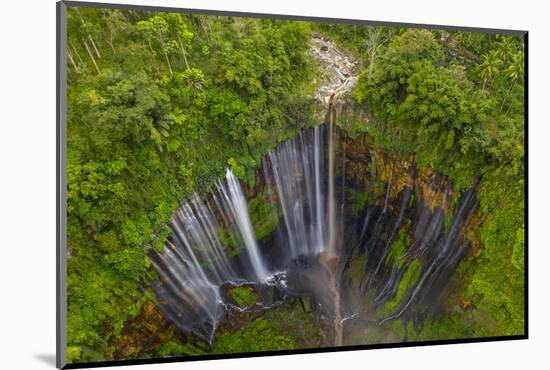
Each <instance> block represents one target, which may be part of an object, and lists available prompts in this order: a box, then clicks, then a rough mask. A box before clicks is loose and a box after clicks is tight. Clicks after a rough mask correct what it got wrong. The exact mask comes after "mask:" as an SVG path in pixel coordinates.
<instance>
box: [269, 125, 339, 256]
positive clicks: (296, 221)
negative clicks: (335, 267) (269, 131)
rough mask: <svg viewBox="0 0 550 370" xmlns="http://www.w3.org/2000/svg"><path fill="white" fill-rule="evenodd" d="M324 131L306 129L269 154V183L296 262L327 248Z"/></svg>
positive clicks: (322, 127) (320, 127)
mask: <svg viewBox="0 0 550 370" xmlns="http://www.w3.org/2000/svg"><path fill="white" fill-rule="evenodd" d="M324 131H325V127H324V126H317V127H315V128H313V129H311V128H309V129H305V130H303V131H302V132H300V134H298V136H296V137H295V138H293V139H291V140H288V141H286V142H284V143H281V144H280V145H279V146H278V147H277V148H276V149H275V150H273V151H271V152H270V153H269V154H268V158H269V161H268V163H266V165H267V166H268V169H267V171H266V173H267V175H266V182H267V186H268V189H269V191H270V192H271V193H272V194H273V195H274V197H275V198H276V199H277V202H278V203H279V207H280V209H281V210H282V214H283V220H284V225H285V228H286V237H287V238H288V247H289V252H290V254H291V256H292V257H294V258H296V257H298V256H301V255H315V254H319V253H320V252H321V251H322V250H324V249H325V248H326V247H327V245H328V240H327V237H328V235H329V233H327V231H326V227H327V225H326V224H325V220H326V219H327V217H326V215H325V210H326V209H327V204H326V202H327V196H326V195H325V189H326V183H327V179H326V177H325V176H326V174H325V171H324V168H325V163H324V162H325V155H326V153H325V148H324V138H323V136H324Z"/></svg>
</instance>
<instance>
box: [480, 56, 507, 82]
mask: <svg viewBox="0 0 550 370" xmlns="http://www.w3.org/2000/svg"><path fill="white" fill-rule="evenodd" d="M501 65H502V60H501V59H500V58H499V55H498V52H497V51H496V50H493V51H491V52H490V53H489V54H485V55H483V62H482V63H481V64H480V65H479V76H480V77H481V78H482V79H483V87H482V88H481V90H482V91H483V90H485V86H486V85H487V82H488V81H492V80H493V79H494V78H495V77H496V75H497V74H498V73H499V69H500V66H501Z"/></svg>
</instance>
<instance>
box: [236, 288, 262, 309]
mask: <svg viewBox="0 0 550 370" xmlns="http://www.w3.org/2000/svg"><path fill="white" fill-rule="evenodd" d="M229 295H230V297H231V299H232V300H233V301H234V302H235V303H236V304H237V305H238V306H239V307H246V306H249V305H251V304H252V303H254V302H256V294H255V293H254V289H252V288H251V287H235V288H232V289H231V290H230V291H229Z"/></svg>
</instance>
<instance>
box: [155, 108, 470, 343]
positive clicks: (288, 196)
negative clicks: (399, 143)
mask: <svg viewBox="0 0 550 370" xmlns="http://www.w3.org/2000/svg"><path fill="white" fill-rule="evenodd" d="M329 114H330V116H329V118H330V121H329V123H328V124H325V125H319V126H316V127H312V128H306V129H303V130H302V131H301V132H299V133H298V134H297V135H296V136H295V137H293V138H291V139H289V140H286V141H284V142H281V143H279V144H278V145H277V146H276V147H275V148H274V149H273V150H271V151H270V152H269V153H267V154H266V155H265V156H264V157H263V158H262V159H261V168H260V169H259V172H258V173H259V174H261V178H259V185H263V187H262V188H261V190H260V191H259V193H257V194H256V195H255V197H256V199H257V198H258V197H259V196H261V197H262V199H261V200H262V201H265V202H267V207H270V208H271V209H270V210H267V212H268V213H269V214H270V215H271V216H272V217H273V219H274V220H276V222H277V224H276V228H275V230H274V231H273V233H272V234H270V235H271V236H270V238H269V240H270V241H269V244H268V245H267V246H266V245H265V244H264V242H263V241H258V238H257V236H256V233H255V227H257V223H258V222H261V221H262V220H258V219H254V217H252V216H251V214H250V212H249V209H248V203H247V199H246V197H245V193H244V191H243V187H242V186H241V184H240V183H239V181H238V179H237V178H236V177H235V176H234V174H233V173H232V171H231V170H230V169H227V170H226V174H225V177H223V178H221V179H220V180H219V181H217V182H216V183H215V184H214V185H213V189H212V191H210V192H209V193H208V194H207V195H204V196H198V195H195V196H193V197H191V198H190V199H188V200H186V201H185V202H183V203H182V204H180V206H179V207H178V209H177V210H176V212H175V213H174V215H173V217H172V220H171V222H170V224H169V225H168V226H169V228H170V230H171V235H170V237H169V238H168V239H167V240H166V242H165V245H164V248H163V250H162V251H161V252H158V251H152V253H151V260H152V263H153V265H154V266H155V268H156V270H157V272H158V275H159V277H160V279H159V281H158V282H156V283H155V284H154V286H153V288H154V289H155V292H156V293H157V296H158V298H159V304H160V306H161V308H162V310H163V312H164V314H165V316H166V317H167V319H168V320H169V321H170V322H172V323H173V324H174V325H175V326H176V327H177V328H178V329H179V330H181V331H182V332H185V333H191V334H193V335H195V336H197V337H200V338H203V339H204V340H206V341H208V342H210V343H211V342H212V340H213V336H214V333H215V331H216V329H217V328H218V326H219V325H220V323H221V322H222V321H223V320H225V319H226V318H227V317H229V316H228V312H232V311H231V310H237V311H238V312H242V311H243V308H236V306H235V304H234V302H232V300H231V298H230V297H229V295H228V293H227V292H228V289H232V287H234V286H239V285H243V284H246V285H247V286H253V287H255V289H268V288H273V289H278V293H277V294H271V295H270V294H268V295H265V297H268V296H269V297H281V298H277V299H282V300H284V299H286V298H287V297H296V296H298V297H301V296H302V295H308V296H312V297H314V299H315V301H316V302H317V305H318V307H319V308H320V310H319V311H320V312H321V313H322V315H323V317H324V318H325V319H327V320H329V321H330V322H331V326H332V328H333V330H334V342H332V343H330V344H331V345H343V344H346V327H347V325H348V324H347V323H351V322H353V323H355V322H357V320H370V322H378V323H379V324H380V325H383V324H384V323H386V322H387V321H389V320H393V319H398V318H403V319H409V318H411V317H419V315H420V316H421V315H423V314H424V313H425V312H426V310H428V309H430V308H432V307H436V304H435V302H437V301H438V299H439V297H440V293H441V291H442V289H443V288H444V287H445V285H446V284H447V282H448V281H449V278H450V276H451V274H452V273H453V271H454V268H455V267H456V265H457V264H458V262H459V261H460V260H461V258H462V256H463V255H464V252H465V250H466V247H467V242H466V241H464V240H463V238H462V236H461V235H462V234H461V227H462V225H463V224H464V223H465V222H466V219H467V218H468V216H469V215H470V214H472V212H474V211H475V208H476V207H477V201H476V197H475V193H476V191H475V190H473V189H472V190H469V191H467V192H465V193H464V194H463V195H462V197H461V198H460V200H459V202H458V203H457V206H456V207H457V208H456V212H455V213H454V215H453V217H452V218H449V219H447V220H448V221H450V222H449V223H446V222H445V219H446V210H444V209H443V208H442V207H441V206H437V205H438V204H439V203H441V204H443V203H445V201H446V200H447V198H448V197H449V194H450V191H451V190H450V183H449V182H448V181H444V179H443V177H441V176H435V177H434V178H433V179H432V180H431V181H432V183H431V184H430V183H428V184H422V186H423V187H424V188H423V189H428V190H426V191H431V192H435V194H436V196H432V198H429V199H423V198H422V192H419V191H418V190H417V185H416V182H415V181H416V180H415V179H414V176H413V175H411V178H412V180H411V183H412V185H411V184H407V185H406V186H404V187H403V188H402V189H398V187H396V186H395V183H397V182H398V181H401V180H403V170H402V169H400V166H402V165H403V162H399V161H394V160H392V162H391V166H390V168H389V176H388V177H387V178H386V179H385V181H383V182H382V181H380V182H379V183H377V184H375V180H376V179H377V176H376V166H375V165H374V164H375V161H376V160H377V159H376V158H375V156H378V154H376V152H375V151H372V150H370V149H368V148H365V147H363V146H362V147H360V149H358V148H357V147H355V148H351V149H348V148H347V147H346V145H348V144H346V145H339V142H340V141H341V140H346V139H345V136H344V135H342V134H341V133H339V132H338V131H337V130H338V127H337V126H336V124H335V122H334V114H335V113H334V111H333V109H332V110H330V111H329ZM344 148H346V149H344ZM339 150H340V151H339ZM343 150H344V153H342V151H343ZM358 150H359V151H363V152H362V154H361V153H360V155H359V158H360V159H359V161H366V163H370V162H371V161H372V165H371V164H369V165H368V166H365V167H360V168H359V170H361V169H363V171H365V168H368V170H366V171H370V173H369V172H367V173H364V174H363V173H362V174H359V175H360V176H362V177H361V178H362V179H364V180H362V181H364V182H363V183H361V185H360V187H359V188H360V191H363V192H367V194H369V195H368V196H369V203H368V205H367V206H366V208H365V209H364V210H363V211H361V212H358V211H357V210H353V206H354V204H353V198H350V195H349V192H348V191H347V190H348V189H346V187H347V186H357V185H354V183H353V181H354V180H353V179H354V178H355V177H356V176H357V175H358V174H357V172H358V167H357V163H355V165H354V163H353V160H356V159H354V158H355V157H356V156H357V155H358V154H357V152H358ZM348 152H349V153H348ZM354 156H355V157H354ZM350 157H351V158H350ZM350 161H351V162H350ZM336 163H338V165H339V166H341V167H340V171H338V168H337V167H336V165H335V164H336ZM348 163H351V164H348ZM344 168H345V170H344ZM410 171H411V173H414V172H415V170H414V165H413V166H412V167H411V168H410ZM336 179H338V180H339V181H336ZM423 181H424V180H423ZM392 184H393V185H392ZM257 185H258V184H257ZM365 186H366V187H367V188H366V189H365ZM375 186H376V191H375ZM396 189H397V190H396ZM430 189H431V190H430ZM255 191H256V192H258V190H257V189H256V190H255ZM375 193H377V194H378V195H377V196H376V197H373V198H372V199H370V197H371V194H375ZM394 193H396V194H394ZM336 194H338V196H339V197H340V196H341V200H340V198H339V202H340V203H339V204H340V206H339V207H336ZM266 199H267V200H266ZM441 199H443V202H439V203H438V201H440V200H441ZM256 218H257V217H256ZM445 225H449V226H448V227H447V228H446V227H445ZM405 228H406V233H407V235H408V237H410V239H411V242H410V243H409V244H408V245H406V246H405V250H404V252H402V254H401V255H399V256H397V257H396V256H394V255H393V254H392V253H394V251H393V249H392V248H393V244H394V241H395V240H396V239H397V238H398V235H401V234H402V230H404V229H405ZM354 230H355V231H354ZM358 257H364V259H363V261H364V262H361V265H359V266H358V267H355V269H356V271H358V275H357V276H358V277H355V276H356V275H353V276H352V277H351V278H353V279H356V280H355V282H353V279H351V278H350V275H349V274H348V275H346V271H347V270H346V269H348V268H349V266H350V264H351V262H352V260H353V258H358ZM412 265H414V266H416V267H415V268H418V269H419V271H418V279H417V280H416V281H415V283H414V284H412V283H411V284H412V285H411V286H408V287H406V291H405V294H402V298H400V300H401V301H400V302H398V304H396V305H395V306H394V307H393V310H392V312H387V311H384V312H385V315H386V316H385V317H377V318H371V317H370V315H371V314H372V312H376V308H377V307H379V306H383V305H384V304H385V303H387V302H389V301H391V300H392V299H393V298H394V297H395V296H396V294H397V291H398V288H399V287H400V284H401V283H402V281H403V280H404V276H405V275H406V273H407V270H408V269H409V267H410V266H412ZM350 281H352V282H353V283H350ZM350 284H351V285H350ZM266 299H267V298H266ZM270 299H275V298H270ZM358 302H359V303H358ZM272 303H273V302H267V303H266V304H265V305H264V304H263V303H261V302H260V303H259V306H261V307H274V306H276V305H273V304H272ZM415 315H416V316H415Z"/></svg>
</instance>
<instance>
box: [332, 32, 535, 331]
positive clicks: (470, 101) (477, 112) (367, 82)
mask: <svg viewBox="0 0 550 370" xmlns="http://www.w3.org/2000/svg"><path fill="white" fill-rule="evenodd" d="M322 30H323V31H325V32H327V33H329V34H331V35H333V36H334V37H335V38H337V39H338V40H340V42H341V43H342V44H343V45H345V46H346V47H348V48H349V49H350V50H352V51H353V52H354V53H355V54H356V55H357V56H358V58H359V59H360V61H361V62H362V68H361V69H362V73H361V75H360V78H359V82H358V84H357V86H356V88H355V90H354V97H355V99H356V101H357V102H358V103H359V104H360V105H361V106H363V107H365V108H366V109H367V111H368V112H369V116H370V117H369V118H370V122H369V124H368V128H367V127H365V125H364V123H363V122H357V124H356V126H359V129H367V130H368V133H369V135H370V137H371V138H372V139H373V142H374V143H375V145H378V146H381V147H383V148H384V149H385V150H387V151H390V152H393V153H396V154H401V155H404V154H410V153H412V154H414V158H415V160H416V162H417V163H418V165H420V166H431V167H432V168H434V169H436V170H437V171H439V172H441V173H444V174H446V175H447V176H449V177H450V178H451V180H452V181H453V187H454V189H455V190H456V191H461V190H463V189H466V188H469V187H472V186H474V185H475V184H477V183H479V187H480V191H479V199H480V208H481V218H482V220H481V226H480V228H479V238H480V241H481V244H482V247H481V248H480V249H476V250H474V253H473V255H472V256H471V257H470V258H469V260H467V261H466V262H464V263H463V264H462V266H461V270H462V278H463V281H464V282H465V285H466V286H465V287H464V291H463V294H464V297H463V299H464V300H465V301H466V302H468V304H469V305H471V306H472V307H476V308H477V309H479V310H480V311H482V312H485V313H489V314H490V316H491V317H493V318H494V320H495V325H487V323H486V321H487V320H486V319H484V318H481V317H478V318H477V319H478V320H479V322H477V323H476V324H475V325H474V326H475V328H474V329H472V330H471V331H469V332H468V333H464V332H461V331H460V329H459V328H457V327H456V326H455V331H454V332H453V335H455V336H457V335H464V336H466V335H467V336H471V335H475V336H487V335H503V334H507V335H514V334H522V333H523V332H524V312H523V308H524V306H523V305H524V278H523V277H524V258H523V256H524V226H523V224H524V223H523V220H524V196H525V195H524V190H525V189H524V187H525V183H524V171H525V168H524V146H523V143H524V85H523V82H524V81H523V78H524V59H523V48H524V46H523V39H522V38H521V37H518V36H509V35H493V34H486V33H466V32H451V33H448V32H444V31H427V30H420V29H399V30H394V29H388V28H382V27H366V26H352V27H349V26H345V25H335V24H326V25H323V26H322ZM466 315H468V316H471V313H467V314H466ZM453 319H455V321H456V317H455V318H453ZM468 319H471V318H468ZM473 320H476V319H475V318H474V319H473ZM483 320H485V323H483V322H482V321H483ZM443 324H444V325H448V323H443ZM435 326H436V328H435V329H434V330H435V331H438V330H439V328H437V325H435ZM439 331H440V330H439ZM448 336H449V334H448V333H447V337H448ZM450 336H451V337H452V335H450ZM428 337H430V336H428ZM432 337H433V336H432Z"/></svg>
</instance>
